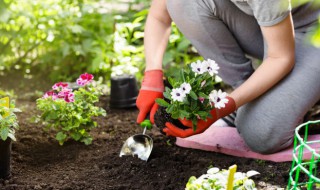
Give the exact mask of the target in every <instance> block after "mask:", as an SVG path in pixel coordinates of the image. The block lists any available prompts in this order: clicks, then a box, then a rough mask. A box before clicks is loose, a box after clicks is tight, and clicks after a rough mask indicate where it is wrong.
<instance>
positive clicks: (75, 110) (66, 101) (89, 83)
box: [36, 73, 106, 145]
mask: <svg viewBox="0 0 320 190" xmlns="http://www.w3.org/2000/svg"><path fill="white" fill-rule="evenodd" d="M76 83H77V85H79V88H77V89H76V90H73V89H71V88H69V84H68V83H64V82H59V83H56V84H54V85H53V86H52V90H50V91H48V92H46V93H45V94H44V96H43V97H42V98H39V99H37V102H36V103H37V108H38V110H40V111H41V115H39V116H38V117H39V118H40V120H42V121H43V123H44V124H45V128H44V129H45V130H49V129H54V130H55V131H56V132H57V134H56V139H57V140H58V141H59V144H60V145H63V143H64V142H65V141H66V140H68V139H69V138H72V139H74V140H76V141H80V142H83V143H85V144H86V145H88V144H91V142H92V137H91V135H90V130H91V129H93V128H95V127H97V123H96V122H95V121H94V120H93V117H97V116H105V115H106V111H105V110H104V109H103V108H100V107H98V106H96V105H95V103H96V102H98V101H99V97H100V95H102V93H101V91H100V90H99V88H98V86H96V85H94V84H93V75H91V74H88V73H84V74H82V75H80V77H79V78H78V79H77V81H76Z"/></svg>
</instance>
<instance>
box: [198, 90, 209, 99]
mask: <svg viewBox="0 0 320 190" xmlns="http://www.w3.org/2000/svg"><path fill="white" fill-rule="evenodd" d="M199 96H200V97H202V98H206V99H208V98H209V96H208V95H206V94H204V93H203V92H199Z"/></svg>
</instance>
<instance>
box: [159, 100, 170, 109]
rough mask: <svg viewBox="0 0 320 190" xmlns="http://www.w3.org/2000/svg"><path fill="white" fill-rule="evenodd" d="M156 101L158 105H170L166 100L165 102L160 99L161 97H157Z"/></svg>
mask: <svg viewBox="0 0 320 190" xmlns="http://www.w3.org/2000/svg"><path fill="white" fill-rule="evenodd" d="M156 102H157V104H159V106H163V107H168V106H170V104H169V103H168V102H166V101H165V100H164V99H161V98H157V99H156Z"/></svg>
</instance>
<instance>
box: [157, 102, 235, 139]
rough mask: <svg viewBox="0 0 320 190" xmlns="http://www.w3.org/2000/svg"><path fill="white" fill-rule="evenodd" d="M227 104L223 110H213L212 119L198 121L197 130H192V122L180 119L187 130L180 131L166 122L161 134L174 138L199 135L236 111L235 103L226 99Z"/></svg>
mask: <svg viewBox="0 0 320 190" xmlns="http://www.w3.org/2000/svg"><path fill="white" fill-rule="evenodd" d="M227 99H228V103H226V104H225V107H224V108H220V109H217V108H215V109H213V110H211V111H210V114H211V115H212V118H207V120H206V121H204V120H198V122H197V129H196V130H195V131H194V130H193V125H192V121H190V120H186V119H182V120H180V122H181V123H182V124H183V125H184V126H186V127H189V128H188V129H181V128H179V127H176V126H175V125H173V124H172V123H170V122H166V123H165V125H166V128H164V129H163V132H165V133H166V135H167V136H175V137H182V138H185V137H189V136H192V135H195V134H199V133H202V132H204V131H205V130H206V129H208V128H209V127H210V126H211V124H212V123H214V122H215V121H217V120H218V119H220V118H222V117H224V116H227V115H229V114H230V113H232V112H234V111H235V110H236V104H235V101H234V100H233V99H232V98H231V97H227Z"/></svg>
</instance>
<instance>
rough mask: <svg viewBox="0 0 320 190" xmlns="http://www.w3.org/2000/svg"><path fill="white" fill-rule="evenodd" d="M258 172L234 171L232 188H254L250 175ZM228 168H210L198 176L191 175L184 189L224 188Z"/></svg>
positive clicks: (251, 189)
mask: <svg viewBox="0 0 320 190" xmlns="http://www.w3.org/2000/svg"><path fill="white" fill-rule="evenodd" d="M257 174H259V172H256V171H253V170H251V171H248V172H247V173H242V172H236V173H235V174H234V179H233V189H235V190H256V189H257V188H256V187H255V183H254V181H253V180H252V179H249V178H250V177H252V176H254V175H257ZM228 176H229V170H225V169H223V170H220V169H219V168H216V167H213V168H210V169H209V170H208V171H207V173H206V174H203V175H201V176H200V177H199V178H196V177H195V176H192V177H190V178H189V181H188V183H187V185H186V188H185V190H210V189H220V190H225V189H226V186H227V182H228Z"/></svg>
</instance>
